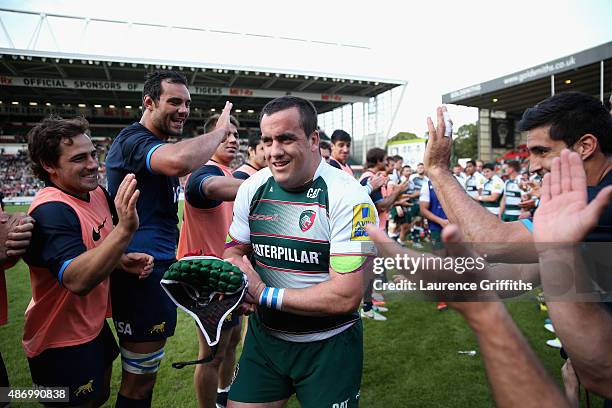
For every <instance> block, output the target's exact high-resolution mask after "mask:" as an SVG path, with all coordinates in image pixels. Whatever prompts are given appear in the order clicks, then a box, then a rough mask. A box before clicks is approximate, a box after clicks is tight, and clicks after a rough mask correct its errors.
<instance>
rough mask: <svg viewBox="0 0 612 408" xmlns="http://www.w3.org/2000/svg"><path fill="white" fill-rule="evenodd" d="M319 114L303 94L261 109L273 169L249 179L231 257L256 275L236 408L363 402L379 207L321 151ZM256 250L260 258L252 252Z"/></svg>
mask: <svg viewBox="0 0 612 408" xmlns="http://www.w3.org/2000/svg"><path fill="white" fill-rule="evenodd" d="M316 129H317V112H316V109H315V107H314V106H313V105H312V103H310V102H308V101H306V100H304V99H301V98H296V97H293V96H284V97H281V98H277V99H275V100H273V101H271V102H269V103H268V104H267V105H266V106H265V107H264V108H263V110H262V112H261V131H262V140H263V142H264V146H265V151H266V159H267V162H268V168H267V169H264V170H262V171H260V172H258V173H257V174H256V175H254V176H253V177H250V178H249V179H248V180H246V181H245V182H244V184H242V186H240V189H239V190H238V195H237V196H236V201H235V202H234V218H233V221H232V225H231V226H230V231H229V234H228V241H229V242H228V244H227V249H226V251H225V254H224V258H230V259H232V260H233V262H235V263H236V264H237V265H239V266H240V268H241V269H242V270H243V271H244V272H245V273H246V274H247V275H248V279H249V286H248V287H249V291H248V294H247V295H246V301H247V302H248V303H250V304H256V305H258V306H257V312H256V314H253V315H251V317H250V319H249V325H248V326H249V327H248V332H247V336H246V340H245V345H244V349H243V351H242V355H241V357H240V362H239V366H238V367H239V369H237V375H236V379H235V380H234V382H233V384H232V387H231V389H230V395H229V399H230V402H229V407H282V406H284V405H285V403H286V401H287V399H288V398H289V397H290V396H291V395H292V394H294V393H295V394H297V398H298V400H299V401H300V404H301V406H302V407H305V408H312V407H323V406H325V407H331V406H341V404H342V406H343V407H347V408H348V407H355V406H357V405H358V397H359V386H360V382H361V372H362V368H363V367H362V366H363V336H362V326H361V321H360V319H359V314H357V308H358V306H359V302H360V300H361V296H362V294H363V289H362V285H363V273H364V271H363V268H364V266H365V265H366V262H367V261H368V257H369V256H370V255H372V254H373V253H372V252H371V251H372V249H373V246H372V243H371V241H370V238H369V237H368V235H367V233H366V231H365V226H366V225H367V224H375V223H377V221H378V220H377V218H378V217H377V214H376V208H375V207H374V204H373V203H372V201H371V200H370V198H369V197H368V196H367V194H366V192H365V191H364V189H363V188H362V187H361V186H360V185H359V183H357V181H356V180H355V179H354V178H352V177H351V176H349V175H348V174H345V173H343V172H341V171H337V170H336V169H333V168H331V167H330V166H329V165H328V164H327V163H325V161H324V160H322V158H321V154H320V152H319V133H318V131H317V130H316ZM250 254H252V258H253V261H252V262H253V267H254V268H255V269H253V267H252V266H251V261H250V260H249V259H248V258H247V257H246V256H245V255H250Z"/></svg>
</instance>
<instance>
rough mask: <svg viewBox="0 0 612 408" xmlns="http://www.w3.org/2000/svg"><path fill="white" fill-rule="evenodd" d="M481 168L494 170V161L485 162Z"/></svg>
mask: <svg viewBox="0 0 612 408" xmlns="http://www.w3.org/2000/svg"><path fill="white" fill-rule="evenodd" d="M482 169H483V170H484V169H489V170H491V171H495V163H485V164H483V165H482Z"/></svg>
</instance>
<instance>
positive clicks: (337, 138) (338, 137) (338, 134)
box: [331, 129, 351, 144]
mask: <svg viewBox="0 0 612 408" xmlns="http://www.w3.org/2000/svg"><path fill="white" fill-rule="evenodd" d="M350 141H351V135H349V134H348V133H347V132H345V131H344V130H342V129H336V130H334V133H332V135H331V142H332V144H336V142H350Z"/></svg>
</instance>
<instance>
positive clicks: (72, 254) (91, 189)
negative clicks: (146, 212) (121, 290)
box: [23, 117, 153, 407]
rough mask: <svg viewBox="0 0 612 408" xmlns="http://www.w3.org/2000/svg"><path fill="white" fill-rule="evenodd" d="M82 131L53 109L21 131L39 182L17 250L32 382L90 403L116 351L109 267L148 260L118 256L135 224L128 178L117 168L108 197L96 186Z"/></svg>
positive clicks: (100, 399) (144, 268) (140, 267)
mask: <svg viewBox="0 0 612 408" xmlns="http://www.w3.org/2000/svg"><path fill="white" fill-rule="evenodd" d="M87 133H88V124H87V121H86V120H85V119H82V118H76V119H70V120H64V119H61V118H57V117H55V118H49V119H46V120H44V121H43V122H41V123H40V124H38V125H36V126H35V127H34V128H33V129H32V130H31V131H30V133H29V134H28V138H29V140H28V150H29V154H30V158H31V160H32V170H33V172H34V174H35V175H36V176H37V177H38V178H40V179H41V180H43V181H44V182H45V188H43V189H42V190H40V191H39V192H38V194H36V197H35V198H34V201H33V202H32V204H31V205H30V208H29V212H30V215H31V216H32V218H34V220H35V221H36V223H35V228H34V231H33V233H32V241H31V244H30V248H29V249H28V252H27V254H26V256H25V260H26V262H27V264H28V266H29V268H30V280H31V286H32V300H31V301H30V304H29V305H28V308H27V310H26V313H25V327H24V335H23V347H24V349H25V352H26V355H27V357H28V363H29V365H30V371H31V374H32V381H33V383H34V384H35V385H36V386H42V387H60V386H61V387H68V388H69V393H70V395H69V401H68V403H66V404H65V405H67V406H76V405H78V406H96V407H97V406H101V405H102V404H103V403H104V402H105V401H106V400H107V399H108V396H109V392H110V375H111V369H112V362H113V360H114V359H115V358H116V357H117V354H118V350H117V344H116V343H115V339H114V338H113V334H112V332H111V329H110V327H109V326H108V324H107V323H106V318H107V317H110V299H109V297H110V293H109V285H110V282H109V275H110V274H111V272H113V271H114V270H115V268H116V267H119V268H122V269H124V270H126V271H129V272H133V274H130V275H131V276H134V277H135V279H141V280H146V279H143V278H145V277H146V276H147V275H148V274H149V273H150V272H151V269H152V266H153V265H152V263H153V258H152V257H151V256H150V255H146V254H127V255H124V252H125V251H126V248H127V246H128V243H129V242H130V239H131V238H132V235H133V234H134V232H135V231H136V229H137V228H138V214H137V213H136V202H137V200H138V196H139V191H138V190H136V180H135V178H134V175H133V174H128V175H126V176H125V178H124V179H123V181H122V183H121V185H120V186H119V189H118V191H117V198H116V199H115V204H113V203H112V202H111V200H110V198H109V196H108V193H106V191H105V190H104V189H103V188H102V187H100V186H99V185H98V159H97V157H96V149H95V147H94V146H93V144H92V142H91V139H90V138H89V136H88V134H87ZM117 216H118V220H117ZM117 221H118V223H117ZM114 223H116V226H115V227H114V226H113V224H114ZM116 274H120V275H128V274H127V273H124V272H121V271H117V272H116Z"/></svg>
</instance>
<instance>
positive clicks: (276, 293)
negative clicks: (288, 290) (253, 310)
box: [259, 286, 285, 310]
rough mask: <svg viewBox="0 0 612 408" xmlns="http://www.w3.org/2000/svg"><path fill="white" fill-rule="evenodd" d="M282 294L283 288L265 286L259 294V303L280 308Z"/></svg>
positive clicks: (271, 307)
mask: <svg viewBox="0 0 612 408" xmlns="http://www.w3.org/2000/svg"><path fill="white" fill-rule="evenodd" d="M284 295H285V289H279V288H269V287H267V286H266V288H265V289H264V290H263V291H262V292H261V295H260V296H259V305H260V306H265V307H269V308H270V309H276V310H281V308H282V306H283V296H284Z"/></svg>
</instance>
